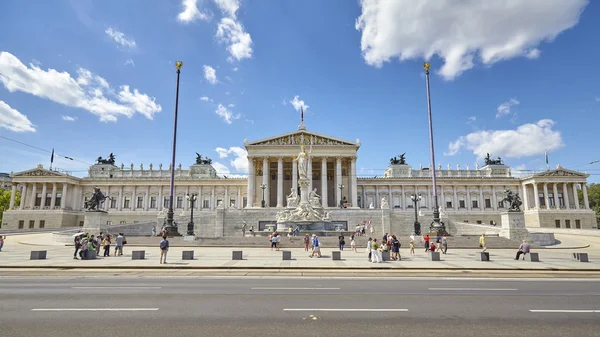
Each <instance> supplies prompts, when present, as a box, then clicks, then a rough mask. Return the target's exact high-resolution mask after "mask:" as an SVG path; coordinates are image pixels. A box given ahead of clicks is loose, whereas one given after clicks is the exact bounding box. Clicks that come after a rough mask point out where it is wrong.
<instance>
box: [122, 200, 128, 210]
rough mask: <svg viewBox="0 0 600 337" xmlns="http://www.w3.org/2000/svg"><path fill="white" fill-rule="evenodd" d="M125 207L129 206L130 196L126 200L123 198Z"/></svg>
mask: <svg viewBox="0 0 600 337" xmlns="http://www.w3.org/2000/svg"><path fill="white" fill-rule="evenodd" d="M123 208H129V198H125V200H123Z"/></svg>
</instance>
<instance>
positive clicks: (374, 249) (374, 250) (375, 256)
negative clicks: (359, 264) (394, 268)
mask: <svg viewBox="0 0 600 337" xmlns="http://www.w3.org/2000/svg"><path fill="white" fill-rule="evenodd" d="M371 260H372V262H373V263H381V257H380V256H379V245H378V244H377V239H373V243H372V244H371ZM375 261H377V262H375Z"/></svg>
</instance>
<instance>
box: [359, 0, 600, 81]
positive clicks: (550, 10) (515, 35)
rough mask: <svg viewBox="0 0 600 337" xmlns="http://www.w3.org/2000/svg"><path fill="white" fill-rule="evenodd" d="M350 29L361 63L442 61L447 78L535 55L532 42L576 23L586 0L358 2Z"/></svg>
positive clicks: (405, 0) (443, 74) (546, 37)
mask: <svg viewBox="0 0 600 337" xmlns="http://www.w3.org/2000/svg"><path fill="white" fill-rule="evenodd" d="M360 2H361V15H360V16H359V17H358V19H357V20H356V25H355V28H356V29H357V30H359V31H361V32H362V37H361V51H362V54H363V57H364V59H365V62H366V63H367V64H369V65H373V66H377V67H381V66H382V65H383V63H384V62H389V61H390V60H391V59H393V58H398V59H399V60H400V61H404V60H408V59H423V58H424V59H431V58H432V57H433V56H434V55H435V56H438V57H440V58H441V59H443V60H444V65H443V66H442V67H441V68H440V69H439V71H438V73H439V74H440V75H441V76H442V77H444V78H445V79H446V80H452V79H454V78H455V77H456V76H459V75H460V74H461V73H462V72H464V71H465V70H468V69H471V68H472V67H473V66H474V62H475V61H480V62H481V63H483V64H485V65H491V64H494V63H496V62H498V61H502V60H508V59H511V58H514V57H519V56H525V57H530V58H535V57H538V56H539V54H540V51H539V50H537V48H536V47H537V46H539V45H540V43H541V42H543V41H552V40H553V39H554V38H555V37H556V36H557V35H559V34H560V33H562V32H563V31H565V30H567V29H569V28H571V27H573V26H575V25H576V24H577V23H578V21H579V16H580V14H581V13H582V12H583V9H584V8H585V6H586V5H587V4H588V2H589V1H588V0H571V1H564V0H528V1H512V0H495V1H481V0H463V1H439V0H429V1H426V0H421V1H418V4H416V3H415V1H413V0H393V1H381V0H361V1H360Z"/></svg>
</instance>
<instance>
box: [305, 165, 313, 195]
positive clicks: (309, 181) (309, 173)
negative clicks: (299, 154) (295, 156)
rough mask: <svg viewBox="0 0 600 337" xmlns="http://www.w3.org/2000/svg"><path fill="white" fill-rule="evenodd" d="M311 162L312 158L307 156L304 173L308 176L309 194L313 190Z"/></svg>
mask: <svg viewBox="0 0 600 337" xmlns="http://www.w3.org/2000/svg"><path fill="white" fill-rule="evenodd" d="M312 161H313V157H312V156H308V165H307V166H308V167H307V169H308V172H306V173H307V175H308V191H309V193H310V191H312V190H313V175H312Z"/></svg>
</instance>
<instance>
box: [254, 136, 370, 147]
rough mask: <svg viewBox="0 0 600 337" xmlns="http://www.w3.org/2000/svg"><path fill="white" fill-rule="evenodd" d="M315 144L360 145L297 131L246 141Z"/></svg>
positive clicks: (281, 144)
mask: <svg viewBox="0 0 600 337" xmlns="http://www.w3.org/2000/svg"><path fill="white" fill-rule="evenodd" d="M302 142H304V144H306V145H315V146H323V145H325V146H327V145H332V146H336V145H337V146H340V145H341V146H358V144H357V143H353V142H349V141H345V140H342V139H337V138H333V137H327V136H323V135H319V134H316V133H311V132H295V133H289V134H285V135H281V136H276V137H271V138H266V139H262V140H258V141H255V142H246V143H245V144H244V145H246V146H295V147H297V146H299V145H300V144H302Z"/></svg>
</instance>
